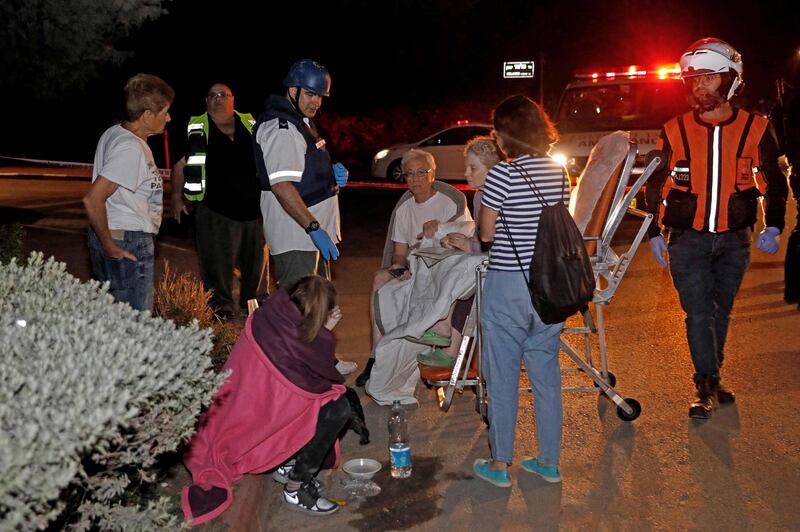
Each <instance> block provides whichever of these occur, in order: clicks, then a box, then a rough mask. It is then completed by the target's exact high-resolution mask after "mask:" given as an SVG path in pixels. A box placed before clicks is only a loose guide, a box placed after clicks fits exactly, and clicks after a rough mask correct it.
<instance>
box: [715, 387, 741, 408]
mask: <svg viewBox="0 0 800 532" xmlns="http://www.w3.org/2000/svg"><path fill="white" fill-rule="evenodd" d="M717 402H718V403H719V404H721V405H729V404H731V403H735V402H736V395H735V394H734V393H733V392H732V391H730V390H729V389H727V388H726V387H725V386H723V385H722V382H719V383H717Z"/></svg>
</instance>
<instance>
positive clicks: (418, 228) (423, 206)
mask: <svg viewBox="0 0 800 532" xmlns="http://www.w3.org/2000/svg"><path fill="white" fill-rule="evenodd" d="M455 215H456V204H455V203H454V202H453V200H451V199H450V198H448V197H447V196H446V195H444V194H441V193H439V192H436V193H434V195H433V196H431V197H430V198H428V200H427V201H425V202H424V203H417V202H416V201H415V200H414V199H410V200H408V201H406V202H405V203H403V204H402V205H400V206H399V207H398V208H397V211H396V212H395V215H394V230H393V231H392V241H393V242H397V243H399V244H408V247H412V246H414V245H416V244H417V243H419V242H420V241H419V240H417V235H418V234H420V233H421V232H422V226H423V224H424V223H425V222H429V221H431V220H439V221H440V222H446V221H448V220H450V218H452V217H453V216H455ZM463 220H468V221H471V220H472V216H470V214H469V211H468V210H467V208H466V205H465V206H464V212H462V213H460V215H459V216H458V218H456V219H455V220H454V221H463Z"/></svg>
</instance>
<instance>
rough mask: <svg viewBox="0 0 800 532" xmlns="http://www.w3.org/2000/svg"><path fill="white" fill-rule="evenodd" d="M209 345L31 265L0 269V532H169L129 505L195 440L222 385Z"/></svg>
mask: <svg viewBox="0 0 800 532" xmlns="http://www.w3.org/2000/svg"><path fill="white" fill-rule="evenodd" d="M210 348H211V339H210V334H209V332H207V331H203V330H200V329H199V328H198V326H197V324H196V323H193V324H191V325H189V326H188V327H184V328H178V327H176V325H175V324H174V323H172V322H169V321H165V320H163V319H160V318H153V317H151V316H150V315H149V314H148V313H142V312H137V311H135V310H133V309H132V308H131V307H130V306H128V305H126V304H119V303H115V302H114V301H113V298H112V297H111V295H110V294H108V289H107V286H104V285H100V284H99V283H97V282H95V281H91V282H89V283H85V284H82V283H81V282H80V281H79V280H78V279H76V278H74V277H72V276H71V275H69V274H68V273H66V267H65V265H64V264H63V263H57V262H55V261H54V260H53V259H52V258H51V259H49V260H48V261H47V262H45V261H44V260H43V258H42V255H41V254H37V253H34V254H32V255H31V256H30V258H29V259H28V262H27V265H25V266H23V265H20V264H18V263H17V261H16V260H12V261H11V262H10V263H9V264H5V265H0V353H3V360H2V364H0V478H2V482H0V529H2V530H32V529H36V528H44V527H46V526H47V525H48V523H52V522H53V521H54V520H56V519H58V523H57V524H58V525H59V526H65V527H68V528H72V529H76V530H86V529H90V528H91V529H100V530H153V529H161V528H165V527H169V528H173V527H176V526H178V524H179V518H178V517H177V516H175V515H174V514H170V513H169V512H168V511H167V506H168V504H169V500H168V499H167V498H165V497H162V498H160V499H157V500H151V501H148V502H147V503H144V504H139V501H138V500H137V498H136V497H135V496H131V495H132V493H131V492H132V491H135V489H134V488H136V487H138V486H139V485H140V484H146V483H147V482H149V481H150V480H151V479H152V478H153V477H154V474H155V472H156V471H157V464H156V461H157V459H158V457H159V456H160V455H162V454H163V453H166V452H171V451H174V450H176V449H177V448H178V446H179V445H180V444H181V443H182V442H185V441H186V440H187V439H188V437H189V436H190V435H191V434H192V432H193V431H194V428H195V422H196V419H197V416H198V414H199V413H200V410H201V408H203V407H204V406H205V405H207V404H208V403H209V402H210V400H211V397H212V395H213V393H214V392H215V390H216V388H217V387H218V386H219V384H220V383H221V382H222V380H223V379H224V375H217V374H215V373H214V372H213V371H212V370H211V368H210V360H209V357H207V356H205V355H206V353H207V352H208V350H209V349H210Z"/></svg>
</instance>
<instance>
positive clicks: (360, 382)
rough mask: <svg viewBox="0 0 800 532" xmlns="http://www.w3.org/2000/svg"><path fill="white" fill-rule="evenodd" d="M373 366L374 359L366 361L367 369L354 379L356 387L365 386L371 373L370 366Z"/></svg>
mask: <svg viewBox="0 0 800 532" xmlns="http://www.w3.org/2000/svg"><path fill="white" fill-rule="evenodd" d="M374 365H375V359H374V358H370V359H369V360H367V367H365V368H364V371H362V372H361V375H359V376H358V377H356V386H366V385H367V381H368V380H369V376H370V373H372V366H374Z"/></svg>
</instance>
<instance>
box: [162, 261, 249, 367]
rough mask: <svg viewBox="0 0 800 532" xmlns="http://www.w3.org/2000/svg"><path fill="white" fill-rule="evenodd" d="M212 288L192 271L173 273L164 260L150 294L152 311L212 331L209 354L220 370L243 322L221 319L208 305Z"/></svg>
mask: <svg viewBox="0 0 800 532" xmlns="http://www.w3.org/2000/svg"><path fill="white" fill-rule="evenodd" d="M210 300H211V291H210V290H206V289H205V288H203V283H202V282H201V281H200V279H198V278H197V277H195V276H194V275H192V274H191V273H188V272H187V273H182V274H180V275H178V274H176V273H175V271H174V270H172V268H170V266H169V263H168V262H166V261H165V262H164V275H162V276H161V280H160V281H159V282H158V284H157V285H156V288H155V294H154V296H153V313H154V314H155V315H156V316H160V317H162V318H164V319H167V320H172V321H174V322H175V324H176V325H178V326H180V327H184V326H186V325H189V324H190V323H192V321H193V320H197V324H198V325H199V327H200V328H201V329H210V330H211V331H213V335H214V336H213V340H214V347H213V348H212V349H211V352H210V353H209V356H210V357H211V362H212V365H213V367H214V369H215V370H217V371H219V370H220V369H222V366H223V365H224V364H225V361H226V360H228V355H229V354H230V352H231V348H232V347H233V344H234V343H236V340H237V338H238V337H239V334H240V333H241V332H242V327H243V324H241V323H236V322H234V321H221V320H220V319H219V318H217V316H216V315H215V314H214V311H213V310H212V309H211V306H210V305H209V301H210Z"/></svg>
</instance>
